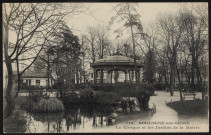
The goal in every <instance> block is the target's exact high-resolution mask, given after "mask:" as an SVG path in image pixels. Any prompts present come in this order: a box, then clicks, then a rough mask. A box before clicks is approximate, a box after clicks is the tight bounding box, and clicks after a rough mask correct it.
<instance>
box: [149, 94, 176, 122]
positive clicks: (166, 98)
mask: <svg viewBox="0 0 211 135" xmlns="http://www.w3.org/2000/svg"><path fill="white" fill-rule="evenodd" d="M155 94H157V96H151V97H150V102H149V107H150V108H152V106H153V103H154V104H155V105H156V113H154V114H153V116H152V118H151V121H163V122H170V121H178V120H179V118H178V115H177V112H176V111H175V110H173V109H172V108H170V107H168V106H167V105H166V102H171V101H172V102H173V101H179V95H178V94H179V92H175V93H174V96H173V97H172V96H170V93H169V92H165V91H156V92H155Z"/></svg>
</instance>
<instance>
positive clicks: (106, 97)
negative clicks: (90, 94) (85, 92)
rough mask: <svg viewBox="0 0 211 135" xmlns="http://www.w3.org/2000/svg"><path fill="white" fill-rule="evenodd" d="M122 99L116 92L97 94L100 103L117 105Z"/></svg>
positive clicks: (97, 100) (97, 101)
mask: <svg viewBox="0 0 211 135" xmlns="http://www.w3.org/2000/svg"><path fill="white" fill-rule="evenodd" d="M120 99H121V98H120V96H119V95H118V94H116V93H114V92H98V93H97V94H96V103H97V104H100V105H109V104H113V105H115V104H118V102H119V101H120Z"/></svg>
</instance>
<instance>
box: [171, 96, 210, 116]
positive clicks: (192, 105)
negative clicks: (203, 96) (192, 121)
mask: <svg viewBox="0 0 211 135" xmlns="http://www.w3.org/2000/svg"><path fill="white" fill-rule="evenodd" d="M167 106H169V107H171V108H172V109H174V110H176V111H177V112H178V114H179V115H180V114H183V115H207V114H208V101H202V100H186V101H175V102H170V103H167Z"/></svg>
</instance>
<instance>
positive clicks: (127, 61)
mask: <svg viewBox="0 0 211 135" xmlns="http://www.w3.org/2000/svg"><path fill="white" fill-rule="evenodd" d="M136 62H137V66H139V67H142V66H143V64H142V62H141V61H140V60H136ZM103 65H104V66H106V65H108V66H111V65H119V66H134V59H132V58H130V57H127V56H123V55H113V56H108V57H106V58H103V59H99V60H96V61H95V62H94V63H91V66H92V67H95V66H103Z"/></svg>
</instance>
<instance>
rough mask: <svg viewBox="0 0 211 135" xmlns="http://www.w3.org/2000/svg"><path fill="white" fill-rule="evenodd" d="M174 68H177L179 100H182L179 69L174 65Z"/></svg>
mask: <svg viewBox="0 0 211 135" xmlns="http://www.w3.org/2000/svg"><path fill="white" fill-rule="evenodd" d="M176 69H177V77H178V81H179V92H180V100H181V101H183V97H182V85H181V81H180V74H179V69H178V68H177V67H176Z"/></svg>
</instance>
